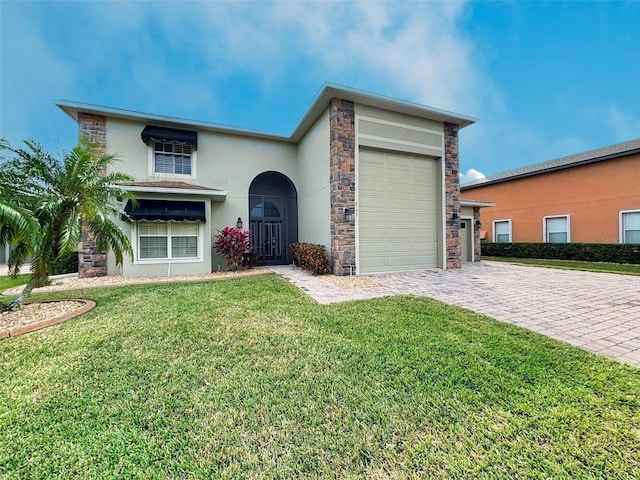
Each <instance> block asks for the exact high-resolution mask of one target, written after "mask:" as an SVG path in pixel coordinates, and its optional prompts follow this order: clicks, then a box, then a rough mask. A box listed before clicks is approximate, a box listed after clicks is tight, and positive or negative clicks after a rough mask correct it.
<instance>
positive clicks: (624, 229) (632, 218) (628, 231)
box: [620, 210, 640, 243]
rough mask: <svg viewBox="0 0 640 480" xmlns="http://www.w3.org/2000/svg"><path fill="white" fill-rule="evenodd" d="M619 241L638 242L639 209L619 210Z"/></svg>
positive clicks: (639, 236)
mask: <svg viewBox="0 0 640 480" xmlns="http://www.w3.org/2000/svg"><path fill="white" fill-rule="evenodd" d="M620 243H640V210H635V211H634V210H631V211H626V212H620Z"/></svg>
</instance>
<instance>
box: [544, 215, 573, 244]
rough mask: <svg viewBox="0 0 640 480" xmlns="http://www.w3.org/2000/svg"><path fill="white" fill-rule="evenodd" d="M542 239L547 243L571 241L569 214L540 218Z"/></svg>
mask: <svg viewBox="0 0 640 480" xmlns="http://www.w3.org/2000/svg"><path fill="white" fill-rule="evenodd" d="M542 229H543V241H544V242H548V243H569V242H571V223H570V222H569V215H554V216H552V217H544V218H543V219H542Z"/></svg>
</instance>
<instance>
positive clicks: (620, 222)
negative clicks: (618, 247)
mask: <svg viewBox="0 0 640 480" xmlns="http://www.w3.org/2000/svg"><path fill="white" fill-rule="evenodd" d="M628 213H638V214H640V210H620V214H619V215H618V225H619V229H620V231H619V241H620V243H627V242H626V238H625V237H626V235H625V232H626V229H625V228H624V216H625V214H628Z"/></svg>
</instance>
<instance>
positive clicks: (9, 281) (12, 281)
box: [0, 273, 29, 303]
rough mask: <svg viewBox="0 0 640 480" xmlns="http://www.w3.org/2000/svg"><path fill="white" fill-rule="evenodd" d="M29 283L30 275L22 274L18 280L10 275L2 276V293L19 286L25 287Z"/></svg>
mask: <svg viewBox="0 0 640 480" xmlns="http://www.w3.org/2000/svg"><path fill="white" fill-rule="evenodd" d="M28 281H29V274H28V273H21V274H20V275H18V276H17V277H16V278H11V277H9V276H8V275H0V292H4V291H5V290H7V289H8V288H13V287H17V286H18V285H24V284H25V283H27V282H28ZM12 300H13V299H12ZM5 303H6V302H5Z"/></svg>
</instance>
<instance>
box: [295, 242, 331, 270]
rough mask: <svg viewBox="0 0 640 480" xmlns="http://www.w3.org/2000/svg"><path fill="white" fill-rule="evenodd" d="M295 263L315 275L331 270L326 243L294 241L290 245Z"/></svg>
mask: <svg viewBox="0 0 640 480" xmlns="http://www.w3.org/2000/svg"><path fill="white" fill-rule="evenodd" d="M289 250H291V258H293V263H294V264H295V265H297V266H299V267H301V268H304V269H305V270H308V271H309V272H311V273H312V274H313V275H323V274H325V273H329V272H331V269H330V268H329V256H328V255H327V251H326V250H325V248H324V245H317V244H315V243H299V242H296V243H292V244H291V245H289Z"/></svg>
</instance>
